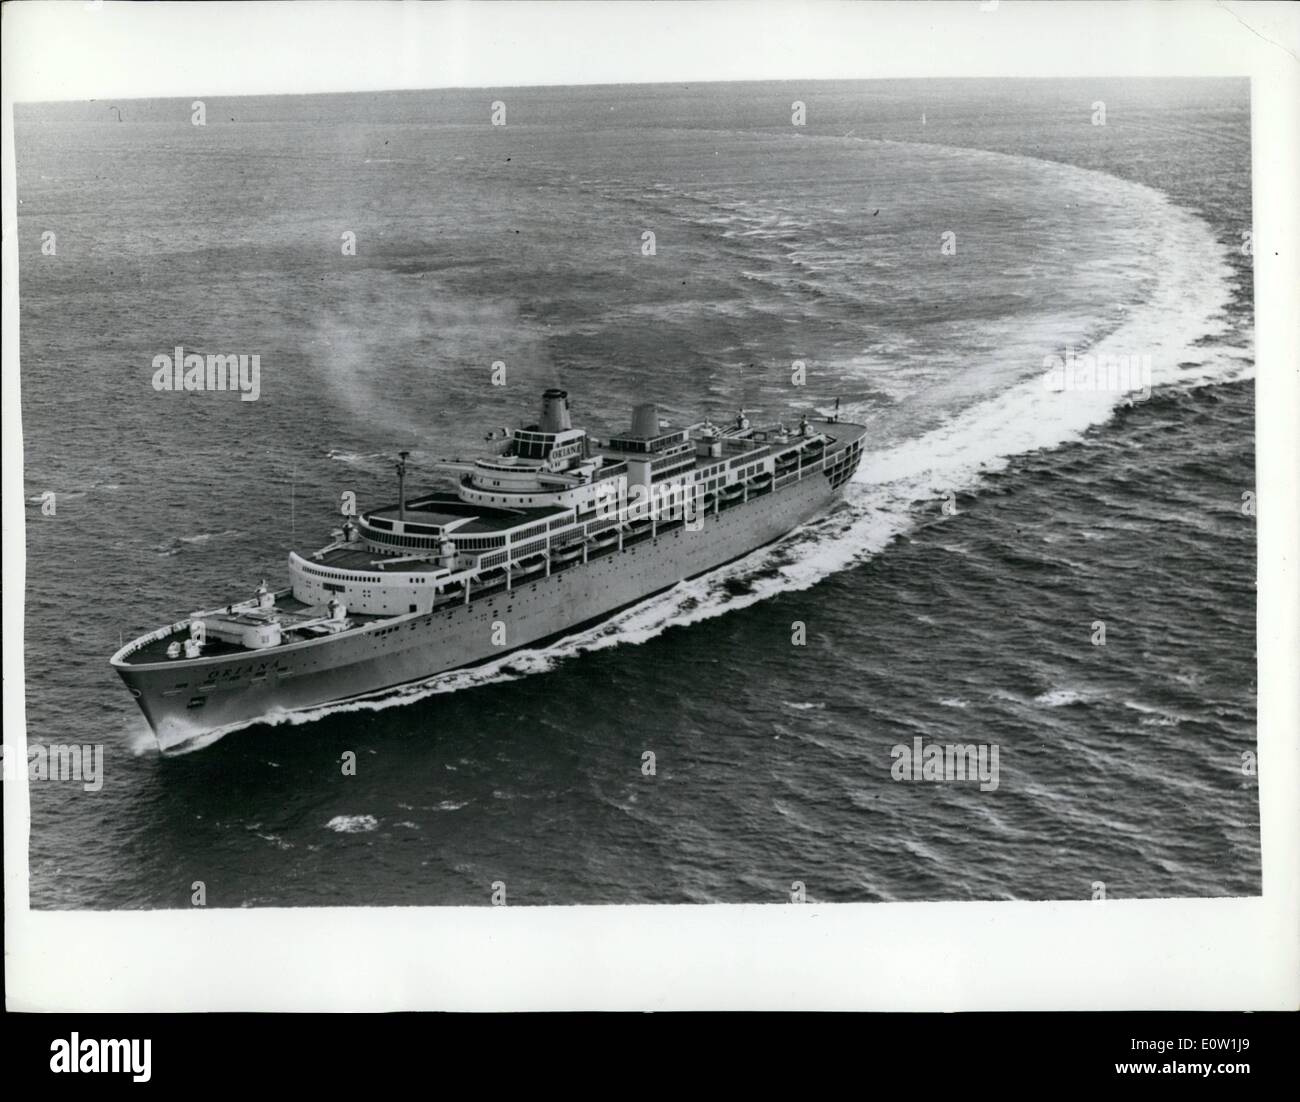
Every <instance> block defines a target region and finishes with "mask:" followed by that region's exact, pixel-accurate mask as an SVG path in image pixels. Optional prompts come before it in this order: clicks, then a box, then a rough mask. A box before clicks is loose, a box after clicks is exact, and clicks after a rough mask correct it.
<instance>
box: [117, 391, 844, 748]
mask: <svg viewBox="0 0 1300 1102" xmlns="http://www.w3.org/2000/svg"><path fill="white" fill-rule="evenodd" d="M864 433H865V429H864V428H863V427H862V426H861V425H854V424H850V423H848V422H844V421H840V420H839V417H838V413H836V414H834V415H830V417H829V419H828V420H818V421H813V420H810V419H809V418H808V417H807V416H804V417H802V418H801V419H800V421H799V423H798V425H797V426H796V427H794V428H793V429H787V428H786V427H785V426H784V425H774V426H772V427H769V428H759V427H756V426H754V425H751V424H750V422H749V420H748V418H747V417H746V416H745V414H744V413H743V412H742V413H740V414H739V415H738V416H737V417H736V418H735V420H734V422H733V423H732V424H729V425H715V424H713V423H712V422H711V421H708V420H706V421H702V422H699V423H697V424H693V425H690V426H687V427H685V428H672V427H666V425H665V422H662V421H661V420H660V418H659V413H658V410H657V408H656V407H655V406H654V405H652V404H648V405H640V406H637V407H636V409H635V410H634V411H633V414H632V425H631V428H630V430H629V431H627V432H624V433H620V434H619V435H617V436H612V437H611V438H609V439H607V440H598V439H596V438H594V437H592V436H589V435H588V434H587V432H586V431H585V430H583V429H581V428H574V427H573V425H572V423H571V417H570V410H569V401H568V394H567V393H566V392H565V391H563V390H556V389H552V390H547V391H546V392H545V394H544V395H543V396H542V410H541V419H540V421H539V422H538V423H537V424H535V425H529V426H528V427H527V428H523V429H515V430H514V431H508V430H502V435H501V436H500V437H499V438H496V439H495V440H494V441H493V442H492V443H491V444H490V445H489V447H488V449H487V451H488V454H485V455H484V456H482V457H481V458H479V459H476V460H475V461H473V462H472V463H469V462H459V461H456V462H446V463H440V464H438V469H439V470H440V471H441V472H442V473H443V474H444V475H446V476H447V479H446V480H447V481H454V482H455V489H454V490H451V489H448V490H444V491H440V492H429V493H426V494H423V495H418V496H413V497H412V498H411V499H410V500H408V498H407V493H406V457H407V453H405V452H403V453H402V458H401V461H400V462H399V463H398V464H397V476H398V500H397V502H396V503H395V504H391V505H384V506H381V507H379V508H375V509H371V510H369V511H368V512H363V513H361V514H360V515H353V516H348V517H346V518H345V520H344V522H343V523H342V525H341V527H340V528H338V529H336V530H335V531H334V533H333V537H334V538H333V541H332V542H331V543H329V544H328V545H327V546H325V547H322V548H321V549H320V550H318V551H314V552H312V551H307V552H305V553H303V554H299V553H298V552H297V551H291V552H290V553H289V578H290V586H289V588H287V589H282V590H279V591H274V590H272V589H270V588H269V587H268V586H267V585H266V583H265V582H263V583H262V584H261V585H260V586H259V587H258V588H257V589H256V592H255V593H254V594H253V595H252V596H251V597H249V598H248V599H245V600H240V601H237V602H235V603H232V604H228V605H225V606H223V607H219V608H213V609H209V610H207V611H201V612H195V613H193V614H192V615H191V616H189V617H188V618H187V619H185V620H182V621H180V622H178V623H175V624H171V625H170V626H167V627H163V628H159V629H158V630H157V631H153V632H150V633H149V634H147V635H142V636H141V637H140V638H138V639H135V640H133V641H132V642H131V643H128V644H127V645H126V646H124V647H122V649H121V650H119V651H118V652H117V653H116V654H115V655H113V657H112V659H111V661H112V664H113V667H114V668H115V669H116V670H117V672H118V673H119V674H120V675H121V677H122V680H123V681H125V682H126V685H127V687H128V688H129V689H130V691H131V694H132V695H133V696H134V697H135V698H136V700H137V702H138V703H139V705H140V708H141V710H142V711H143V712H144V714H145V717H146V719H147V720H148V721H149V724H150V726H151V727H152V728H153V731H154V733H155V735H156V736H157V739H158V743H159V745H160V747H161V748H162V749H163V750H164V751H167V750H175V749H178V748H182V747H184V746H185V745H186V744H187V743H192V742H194V741H195V740H196V739H198V738H199V737H200V736H204V735H208V734H211V733H214V732H220V731H224V730H228V729H234V728H237V727H242V726H246V725H248V724H250V723H253V722H255V721H256V720H259V719H270V718H273V717H275V716H277V715H282V714H284V713H286V712H294V711H302V710H307V709H313V708H318V707H320V706H322V705H327V704H332V703H341V702H344V701H349V700H357V699H362V698H366V697H374V696H382V695H384V694H385V693H386V692H390V691H393V690H394V689H396V688H398V687H399V686H403V685H409V684H411V683H415V682H419V681H423V680H425V679H427V678H430V677H432V676H434V675H436V674H439V673H444V672H446V671H449V670H454V669H460V668H462V667H466V666H473V665H476V664H480V663H483V662H487V661H490V660H492V659H495V658H499V657H500V656H501V655H503V654H506V653H508V652H510V651H512V650H518V649H520V648H524V647H534V646H538V645H540V644H544V643H546V642H548V641H550V640H553V639H556V638H559V637H561V636H564V635H568V634H571V633H573V632H575V631H578V630H580V629H582V628H585V627H587V626H589V625H591V624H593V623H596V622H598V621H600V620H602V619H604V618H606V617H609V616H611V615H612V614H614V613H616V612H618V611H619V610H620V609H623V608H626V607H628V606H630V605H633V604H636V603H638V602H640V601H642V600H644V599H646V598H647V597H650V596H652V595H653V594H655V593H659V592H661V591H663V590H666V589H669V588H671V587H672V586H674V585H676V584H678V583H679V582H681V581H683V580H685V579H687V578H692V577H696V576H698V575H700V574H705V573H707V572H709V571H711V570H714V569H716V568H718V567H720V566H722V565H724V564H726V563H728V562H731V561H733V560H735V559H738V558H741V557H742V556H744V555H746V554H748V553H750V552H751V551H754V550H756V549H757V548H759V547H762V546H763V545H765V544H768V543H771V542H773V541H775V540H778V539H780V538H781V537H782V536H784V535H785V534H786V533H788V532H789V531H791V530H792V529H793V528H796V527H797V526H798V525H800V524H802V523H804V522H805V521H808V520H810V519H812V518H813V517H815V516H817V515H818V514H819V513H822V512H824V511H825V510H826V509H827V507H828V506H829V505H830V504H831V503H832V502H833V501H834V500H835V498H836V497H837V496H838V495H839V494H840V492H841V488H842V487H843V485H844V483H845V482H847V481H848V479H849V478H851V477H852V475H853V473H854V471H855V470H856V469H857V466H858V462H859V460H860V459H861V455H862V443H863V436H864ZM250 588H251V587H250Z"/></svg>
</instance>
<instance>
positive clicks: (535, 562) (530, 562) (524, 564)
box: [515, 554, 546, 574]
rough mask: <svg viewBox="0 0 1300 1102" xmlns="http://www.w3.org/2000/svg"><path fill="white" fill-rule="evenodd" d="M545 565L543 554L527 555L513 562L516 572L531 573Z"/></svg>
mask: <svg viewBox="0 0 1300 1102" xmlns="http://www.w3.org/2000/svg"><path fill="white" fill-rule="evenodd" d="M545 566H546V556H545V555H541V554H538V555H529V556H528V557H527V558H526V559H520V560H519V561H518V562H517V563H515V573H516V574H532V573H534V572H535V571H538V570H542V569H543V568H544V567H545Z"/></svg>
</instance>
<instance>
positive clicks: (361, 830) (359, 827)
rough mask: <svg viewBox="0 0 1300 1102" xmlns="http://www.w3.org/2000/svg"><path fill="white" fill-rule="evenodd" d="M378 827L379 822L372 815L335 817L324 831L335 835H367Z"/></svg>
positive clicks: (326, 825)
mask: <svg viewBox="0 0 1300 1102" xmlns="http://www.w3.org/2000/svg"><path fill="white" fill-rule="evenodd" d="M378 826H379V820H378V819H376V818H375V817H374V816H373V815H335V816H334V818H332V819H331V820H330V821H329V822H328V823H326V824H325V829H326V830H332V831H334V832H335V833H337V834H368V833H369V832H370V831H372V830H375V829H377V828H378Z"/></svg>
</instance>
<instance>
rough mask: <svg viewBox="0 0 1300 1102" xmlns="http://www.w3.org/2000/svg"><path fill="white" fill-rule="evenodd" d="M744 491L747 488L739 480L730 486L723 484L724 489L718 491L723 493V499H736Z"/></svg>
mask: <svg viewBox="0 0 1300 1102" xmlns="http://www.w3.org/2000/svg"><path fill="white" fill-rule="evenodd" d="M744 492H745V488H744V487H743V486H742V485H741V484H740V483H739V482H735V483H733V484H732V485H730V486H723V487H722V489H721V490H719V491H718V493H719V494H721V495H722V500H723V501H735V500H736V499H737V498H738V497H740V495H741V494H743V493H744Z"/></svg>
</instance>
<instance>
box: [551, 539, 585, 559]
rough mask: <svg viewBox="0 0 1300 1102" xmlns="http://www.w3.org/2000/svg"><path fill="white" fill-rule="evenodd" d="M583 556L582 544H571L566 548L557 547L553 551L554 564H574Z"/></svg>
mask: <svg viewBox="0 0 1300 1102" xmlns="http://www.w3.org/2000/svg"><path fill="white" fill-rule="evenodd" d="M581 554H582V544H580V543H571V544H569V545H567V546H566V547H556V548H553V549H552V551H551V559H552V560H553V561H554V562H572V561H573V560H574V559H576V558H577V557H578V556H579V555H581Z"/></svg>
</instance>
